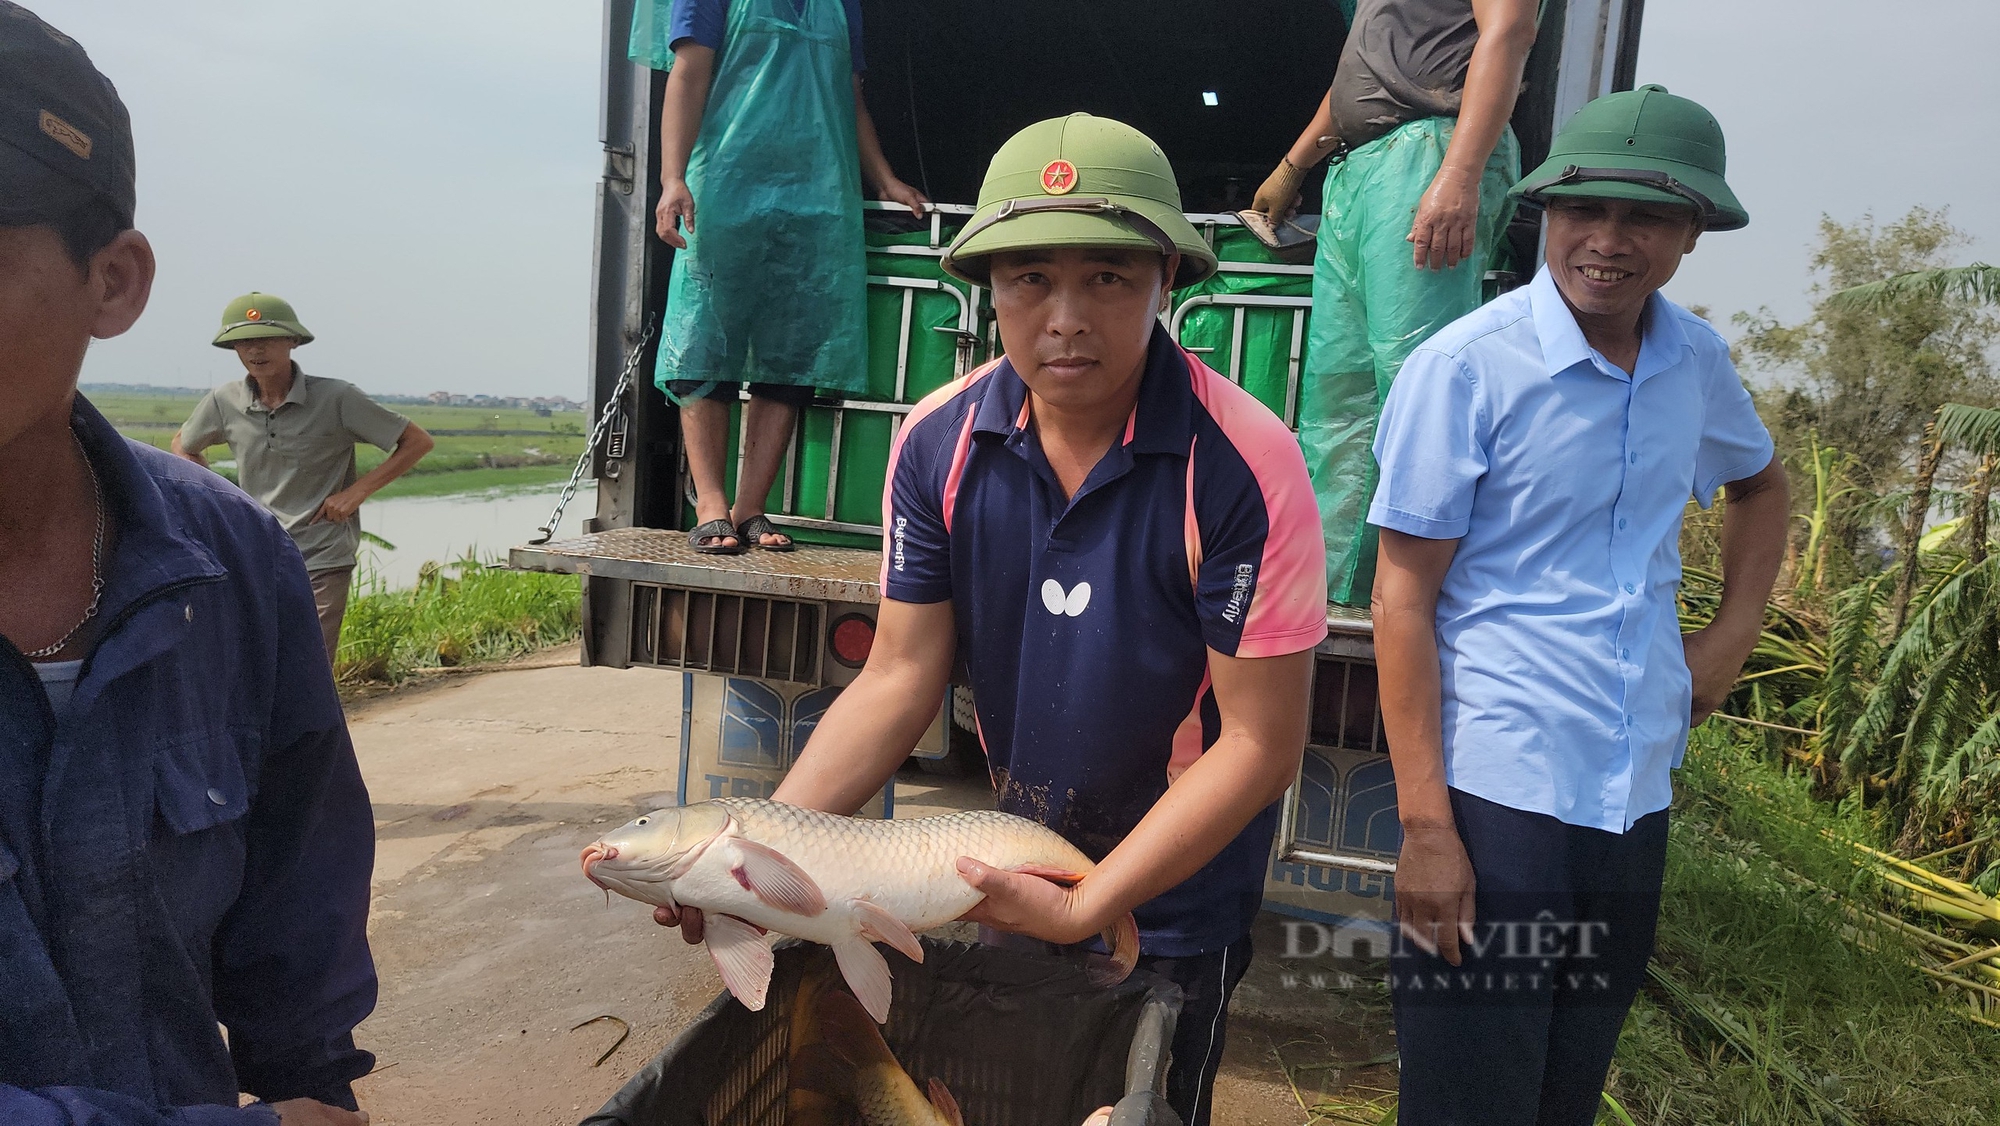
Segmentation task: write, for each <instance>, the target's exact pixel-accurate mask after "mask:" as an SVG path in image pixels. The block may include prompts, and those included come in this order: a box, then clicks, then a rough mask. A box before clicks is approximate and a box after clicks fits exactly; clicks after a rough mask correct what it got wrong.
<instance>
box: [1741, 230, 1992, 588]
mask: <svg viewBox="0 0 2000 1126" xmlns="http://www.w3.org/2000/svg"><path fill="white" fill-rule="evenodd" d="M1967 241H1968V240H1967V239H1966V237H1965V235H1964V234H1963V233H1962V232H1960V231H1959V230H1958V229H1957V228H1955V227H1953V226H1952V225H1951V224H1950V222H1949V221H1948V218H1947V215H1946V213H1945V212H1944V211H1942V210H1939V211H1931V210H1927V209H1925V208H1915V209H1912V210H1911V211H1910V212H1909V214H1907V215H1905V216H1904V217H1903V218H1901V219H1899V220H1897V221H1896V222H1894V223H1891V224H1889V225H1887V226H1881V227H1878V226H1877V225H1876V224H1875V222H1874V220H1873V219H1872V218H1863V219H1862V220H1861V221H1860V222H1857V223H1852V224H1842V223H1837V222H1835V221H1834V220H1832V219H1830V218H1822V219H1821V220H1820V245H1819V248H1818V249H1817V250H1816V251H1815V252H1814V254H1813V259H1812V266H1813V270H1814V273H1815V275H1816V280H1815V283H1814V286H1813V294H1814V298H1815V300H1814V303H1813V309H1812V313H1811V314H1810V315H1809V316H1808V317H1807V318H1806V319H1805V320H1803V321H1801V322H1799V323H1797V324H1785V323H1783V322H1781V321H1779V320H1778V319H1777V318H1776V317H1774V316H1772V315H1771V313H1770V311H1769V310H1761V311H1759V312H1757V313H1754V314H1750V313H1739V314H1738V315H1737V316H1736V318H1735V323H1736V324H1737V325H1738V326H1739V327H1741V328H1742V329H1744V334H1743V336H1742V337H1741V338H1740V339H1739V340H1738V341H1737V343H1736V351H1737V359H1738V362H1739V363H1740V364H1741V365H1742V366H1743V367H1744V368H1745V369H1747V370H1748V371H1749V372H1750V373H1752V374H1753V375H1755V376H1762V377H1764V378H1765V379H1767V380H1770V381H1772V382H1773V383H1774V384H1775V385H1774V386H1772V385H1767V386H1766V388H1765V389H1764V390H1763V391H1762V392H1761V393H1760V395H1759V399H1760V406H1762V408H1763V410H1764V415H1765V421H1766V422H1767V423H1769V424H1770V426H1771V430H1772V434H1773V436H1774V437H1775V438H1776V439H1777V442H1778V448H1779V452H1780V454H1781V455H1782V456H1783V457H1784V460H1785V463H1786V467H1787V468H1788V469H1789V470H1790V471H1791V473H1792V476H1793V479H1794V480H1795V481H1798V482H1801V483H1804V482H1814V483H1815V486H1816V488H1815V489H1807V488H1799V489H1795V490H1794V493H1795V496H1796V497H1797V503H1798V505H1799V509H1800V515H1801V517H1803V518H1804V519H1803V521H1802V526H1801V534H1800V542H1797V543H1795V544H1794V551H1795V553H1802V552H1804V550H1805V547H1806V544H1805V543H1804V540H1805V539H1806V538H1807V537H1808V536H1809V535H1810V532H1809V531H1807V529H1808V528H1810V527H1813V526H1814V525H1813V520H1812V514H1813V508H1814V505H1815V501H1820V502H1823V503H1824V506H1825V507H1824V509H1823V510H1822V511H1821V512H1820V513H1819V514H1818V515H1819V517H1820V523H1819V525H1818V530H1819V536H1818V537H1817V542H1816V543H1815V544H1814V547H1815V548H1816V549H1818V550H1819V554H1820V556H1821V557H1820V558H1818V559H1808V560H1806V561H1805V565H1806V566H1807V567H1808V568H1809V569H1810V573H1811V575H1812V577H1813V578H1814V585H1816V586H1825V587H1832V586H1838V585H1845V583H1846V582H1847V581H1849V580H1851V579H1852V578H1854V577H1856V576H1858V575H1861V574H1870V573H1873V572H1874V571H1876V570H1879V569H1880V568H1881V567H1882V566H1883V564H1884V563H1886V562H1888V559H1887V557H1886V555H1887V552H1886V551H1885V549H1888V548H1890V547H1891V545H1892V544H1893V543H1895V542H1896V541H1897V540H1899V539H1900V538H1901V537H1900V536H1898V535H1897V534H1896V533H1897V532H1898V531H1900V530H1902V528H1903V527H1904V526H1905V524H1906V522H1907V517H1908V513H1907V511H1906V510H1907V508H1908V507H1909V502H1910V500H1911V499H1912V497H1911V496H1910V493H1909V489H1910V487H1911V486H1912V485H1913V484H1914V483H1915V481H1916V478H1917V475H1918V471H1919V469H1920V468H1922V465H1921V462H1922V459H1923V456H1924V454H1925V453H1927V452H1929V450H1930V449H1931V447H1932V446H1933V445H1934V444H1935V443H1934V442H1925V441H1921V439H1922V438H1923V436H1924V433H1925V429H1926V427H1928V426H1930V425H1931V424H1932V422H1933V419H1934V416H1935V414H1936V412H1937V409H1938V407H1939V405H1940V404H1943V403H1945V402H1959V403H1964V404H1968V405H1970V406H1974V407H1991V406H1994V405H1996V403H2000V378H1996V376H1995V372H1994V369H1993V361H1992V348H1993V345H1994V343H1995V341H1996V340H2000V318H1996V317H1995V315H1994V306H1993V304H1992V302H1991V301H1990V300H1989V298H1990V297H1991V296H1993V287H1995V286H2000V281H1996V280H1995V277H1994V274H1995V271H1993V270H1992V268H1991V267H1986V266H1973V267H1959V268H1950V267H1949V266H1948V255H1949V254H1950V253H1951V252H1952V251H1954V250H1956V249H1958V248H1959V247H1962V246H1963V245H1965V244H1966V242H1967ZM1890 279H1897V280H1896V281H1895V282H1893V283H1892V282H1891V281H1890ZM1843 291H1847V292H1845V293H1843ZM1939 456H1940V457H1943V458H1948V459H1950V460H1949V461H1947V462H1946V463H1943V464H1941V465H1939V466H1932V467H1931V468H1932V471H1933V474H1934V475H1935V474H1937V473H1938V472H1939V471H1940V470H1943V471H1944V472H1943V479H1945V480H1961V479H1964V477H1965V474H1962V473H1959V472H1957V471H1958V470H1959V469H1960V468H1961V466H1959V465H1958V464H1956V463H1958V462H1964V461H1965V460H1967V455H1965V454H1963V453H1954V452H1952V451H1944V452H1942V453H1940V455H1939ZM1935 499H1937V500H1940V501H1943V502H1945V503H1946V505H1947V507H1948V508H1949V509H1950V510H1951V511H1952V512H1953V513H1954V514H1956V511H1957V510H1958V509H1959V508H1961V507H1963V504H1962V502H1963V500H1964V497H1963V496H1962V495H1961V494H1960V493H1957V492H1951V493H1948V494H1945V495H1940V496H1938V497H1936V498H1935ZM1925 509H1926V511H1925V512H1920V513H1917V522H1918V524H1919V525H1920V526H1921V525H1923V524H1924V523H1925V519H1926V517H1927V515H1928V509H1929V504H1928V503H1926V505H1925ZM1899 516H1901V517H1904V519H1898V517H1899ZM1795 569H1796V566H1795Z"/></svg>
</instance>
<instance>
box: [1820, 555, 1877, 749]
mask: <svg viewBox="0 0 2000 1126" xmlns="http://www.w3.org/2000/svg"><path fill="white" fill-rule="evenodd" d="M1888 581H1889V576H1888V575H1887V573H1884V574H1880V575H1877V576H1875V577H1874V578H1872V579H1867V580H1864V581H1862V582H1859V583H1856V584H1855V585H1853V586H1851V587H1849V588H1847V589H1846V590H1844V591H1842V592H1841V593H1840V595H1839V597H1838V598H1837V599H1836V600H1835V603H1834V613H1833V628H1832V629H1831V630H1829V631H1828V635H1827V646H1826V649H1827V653H1826V675H1825V676H1824V677H1823V678H1822V679H1821V681H1820V689H1819V700H1818V717H1817V718H1818V723H1817V724H1816V725H1815V726H1817V728H1818V729H1819V732H1820V734H1819V737H1818V738H1819V745H1818V747H1817V748H1816V749H1817V750H1818V751H1819V753H1820V754H1821V755H1822V756H1824V757H1826V758H1828V759H1831V758H1833V757H1835V756H1836V755H1837V754H1838V749H1839V748H1841V747H1843V746H1844V745H1846V743H1847V741H1848V738H1849V736H1850V734H1851V733H1852V730H1853V727H1854V724H1855V722H1856V721H1857V720H1859V719H1860V717H1861V711H1862V707H1863V705H1864V704H1865V703H1866V701H1867V697H1868V690H1869V688H1870V687H1871V685H1872V684H1873V682H1874V679H1875V674H1876V672H1877V670H1879V669H1880V668H1881V667H1882V655H1883V650H1884V646H1883V645H1882V643H1881V641H1880V640H1878V637H1877V634H1878V631H1879V630H1880V629H1881V628H1882V591H1883V588H1884V587H1885V586H1886V585H1887V583H1888Z"/></svg>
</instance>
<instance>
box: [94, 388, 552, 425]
mask: <svg viewBox="0 0 2000 1126" xmlns="http://www.w3.org/2000/svg"><path fill="white" fill-rule="evenodd" d="M78 390H80V391H82V392H83V393H84V394H86V395H90V394H100V395H103V394H118V395H164V396H171V397H174V398H182V397H186V398H200V397H201V396H203V395H206V394H208V388H206V387H154V386H151V385H148V384H139V383H85V384H81V385H80V386H79V387H78ZM369 397H370V398H372V399H374V400H375V401H376V402H380V403H428V404H430V405H431V406H434V407H485V408H486V409H488V410H517V411H533V412H535V413H536V414H538V415H542V416H543V417H547V416H548V415H551V414H556V413H558V412H561V411H580V410H582V409H583V404H582V403H579V402H577V401H576V400H574V399H570V398H566V397H564V396H562V395H536V396H533V397H529V396H526V395H460V394H458V393H456V392H453V391H433V392H431V393H430V394H428V395H380V394H376V393H375V392H372V391H371V392H369Z"/></svg>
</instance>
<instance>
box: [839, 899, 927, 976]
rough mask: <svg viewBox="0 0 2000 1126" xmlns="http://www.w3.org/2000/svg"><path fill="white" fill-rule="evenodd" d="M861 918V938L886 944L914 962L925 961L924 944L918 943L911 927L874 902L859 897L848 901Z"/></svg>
mask: <svg viewBox="0 0 2000 1126" xmlns="http://www.w3.org/2000/svg"><path fill="white" fill-rule="evenodd" d="M848 903H849V905H851V906H852V907H853V908H854V913H855V914H856V915H858V916H860V918H861V937H863V938H865V939H867V940H868V941H870V942H886V943H888V944H889V945H891V946H893V947H895V948H896V949H897V950H899V951H901V952H902V953H903V956H904V957H906V958H908V959H909V960H910V961H912V962H922V961H923V960H924V944H923V943H921V942H918V941H917V936H916V935H915V934H913V933H911V931H910V928H909V925H908V924H907V923H905V922H903V920H901V919H898V918H897V917H896V916H895V915H893V914H891V913H890V911H889V909H888V908H886V907H883V906H881V905H880V904H878V903H876V902H874V901H873V900H870V899H867V898H865V897H860V896H857V897H855V898H854V899H850V900H848Z"/></svg>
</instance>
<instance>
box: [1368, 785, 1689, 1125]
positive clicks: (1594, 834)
mask: <svg viewBox="0 0 2000 1126" xmlns="http://www.w3.org/2000/svg"><path fill="white" fill-rule="evenodd" d="M1451 806H1452V813H1453V815H1454V816H1455V817H1456V819H1457V821H1458V835H1459V838H1460V839H1461V840H1463V841H1464V842H1465V850H1466V853H1467V855H1468V856H1469V857H1470V858H1471V860H1472V871H1473V876H1474V879H1475V880H1476V891H1475V893H1474V911H1475V924H1474V945H1475V947H1477V950H1472V951H1463V952H1462V956H1461V958H1462V960H1461V964H1460V965H1458V966H1452V965H1451V964H1449V963H1447V962H1446V961H1445V960H1444V959H1442V958H1439V957H1437V956H1435V955H1431V954H1426V953H1424V952H1423V951H1422V950H1421V949H1420V948H1419V947H1417V946H1416V945H1415V944H1414V943H1412V942H1411V941H1410V940H1409V939H1408V938H1407V937H1405V936H1401V935H1399V936H1398V938H1397V942H1396V946H1395V949H1394V950H1393V951H1392V952H1391V956H1390V960H1389V974H1390V987H1391V997H1392V999H1393V1001H1394V1004H1395V1013H1396V1043H1397V1047H1398V1050H1399V1051H1400V1053H1401V1056H1402V1080H1401V1088H1402V1090H1401V1097H1400V1099H1399V1104H1398V1105H1399V1109H1398V1112H1397V1113H1398V1116H1399V1117H1398V1118H1397V1121H1398V1122H1399V1123H1401V1124H1402V1126H1590V1124H1591V1123H1592V1122H1594V1121H1595V1120H1596V1115H1597V1106H1598V1102H1599V1098H1600V1092H1601V1091H1602V1090H1603V1087H1604V1075H1605V1072H1606V1071H1607V1070H1608V1069H1609V1068H1610V1066H1611V1057H1612V1054H1613V1052H1614V1051H1615V1050H1616V1049H1617V1046H1618V1031H1619V1029H1620V1028H1621V1027H1623V1025H1624V1023H1625V1014H1626V1012H1627V1011H1628V1010H1629V1009H1631V1007H1632V999H1633V998H1634V997H1635V996H1636V995H1637V994H1638V991H1639V986H1640V984H1641V983H1642V982H1643V981H1644V979H1645V973H1646V961H1647V959H1649V958H1651V957H1652V954H1653V935H1654V930H1655V928H1656V926H1657V924H1658V921H1659V914H1660V882H1661V878H1662V876H1663V875H1664V873H1665V869H1666V854H1667V814H1666V811H1665V810H1661V811H1659V812H1658V813H1653V814H1649V815H1647V816H1645V817H1642V818H1640V819H1639V821H1638V822H1637V823H1636V824H1634V825H1633V826H1632V828H1631V829H1630V830H1629V831H1627V832H1625V833H1622V834H1621V833H1611V832H1606V831H1604V830H1601V829H1588V828H1583V827H1580V826H1576V825H1566V824H1564V823H1563V822H1561V821H1558V820H1556V819H1555V818H1553V817H1549V816H1547V815H1545V814H1539V813H1524V812H1522V811H1521V810H1518V809H1511V808H1509V807H1507V806H1504V805H1499V804H1497V803H1495V802H1490V801H1487V800H1485V799H1483V798H1477V797H1474V796H1472V795H1471V794H1467V793H1462V792H1460V791H1458V790H1453V791H1451ZM1462 949H1463V948H1462Z"/></svg>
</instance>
